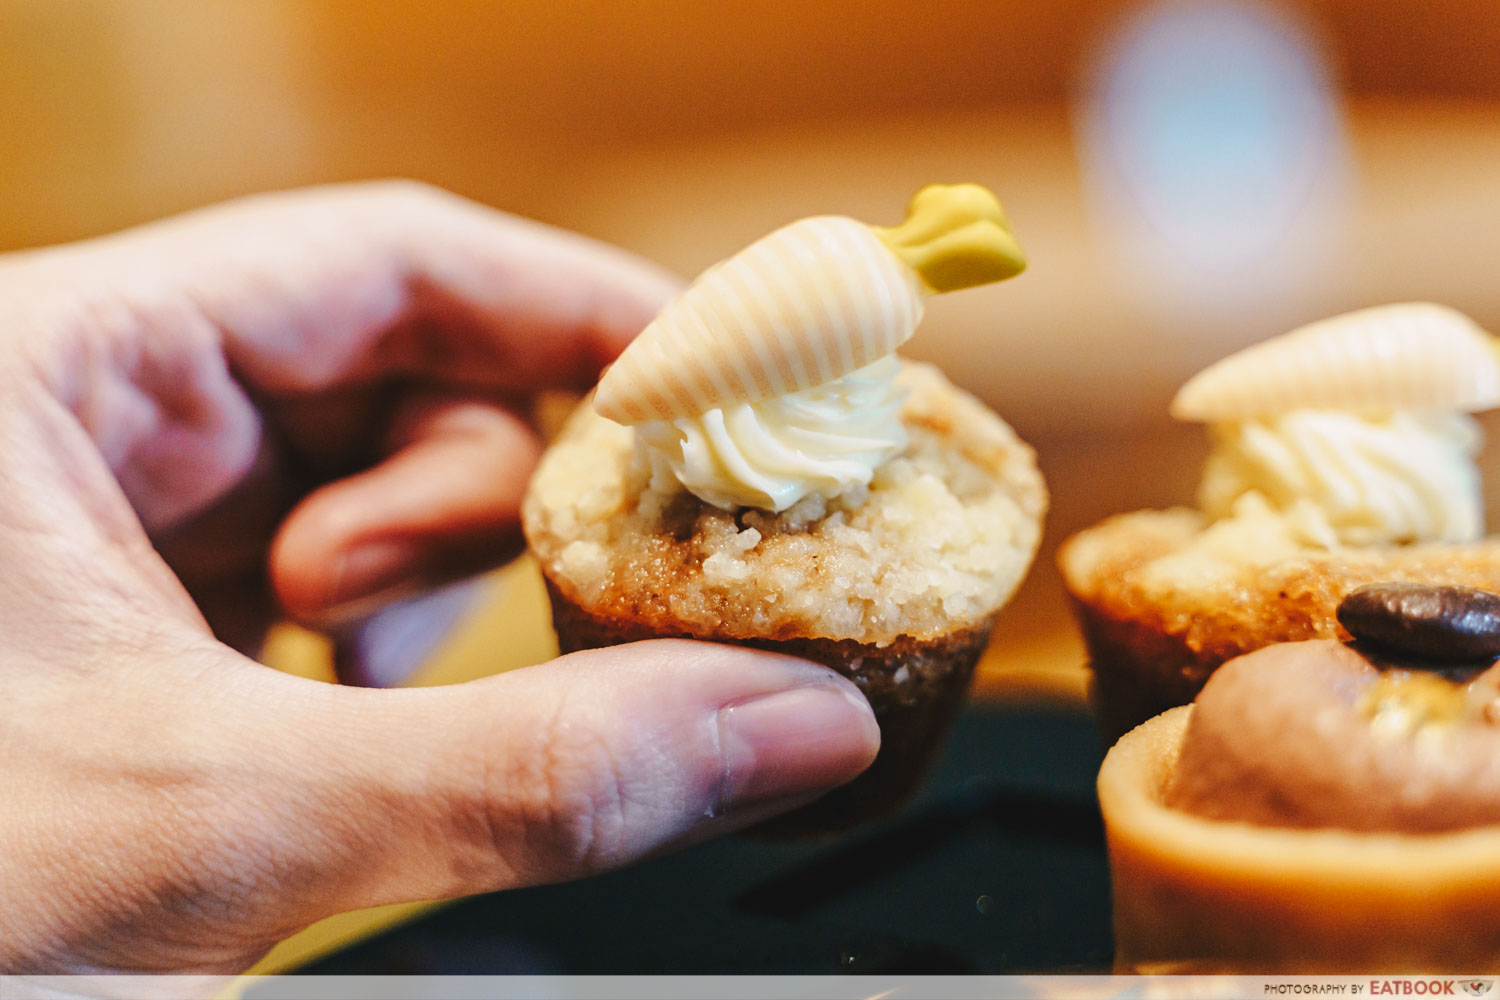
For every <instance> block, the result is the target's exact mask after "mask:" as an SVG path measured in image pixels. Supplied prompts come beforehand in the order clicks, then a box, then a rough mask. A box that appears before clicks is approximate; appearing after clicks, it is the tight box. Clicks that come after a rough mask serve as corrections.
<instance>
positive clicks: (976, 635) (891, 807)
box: [544, 574, 995, 836]
mask: <svg viewBox="0 0 1500 1000" xmlns="http://www.w3.org/2000/svg"><path fill="white" fill-rule="evenodd" d="M544 578H545V574H544ZM546 582H547V595H548V597H549V598H550V599H551V602H552V626H553V628H554V629H555V630H556V632H557V643H558V647H559V648H560V649H561V651H562V652H564V653H572V652H577V651H578V650H581V649H598V648H600V647H604V646H617V645H620V644H622V643H627V642H639V641H641V640H644V639H704V640H709V641H713V642H726V643H732V644H734V645H739V646H750V647H753V648H755V649H764V650H768V651H770V652H774V653H785V654H787V655H789V656H797V657H801V658H802V659H805V660H811V661H813V662H815V663H821V664H823V665H824V666H827V667H830V668H832V669H834V670H837V671H838V672H839V673H840V674H843V675H844V676H845V677H847V678H849V679H850V680H852V681H853V682H854V683H855V684H857V685H858V686H859V689H860V691H862V692H863V693H864V695H865V697H866V698H867V699H868V700H869V702H870V707H871V708H872V709H873V710H874V712H875V719H876V721H877V722H879V724H880V752H879V754H878V755H877V756H876V758H875V762H874V763H873V764H871V765H870V767H869V769H868V770H866V771H865V772H864V773H863V774H861V775H860V776H859V777H858V778H856V779H854V780H853V781H851V782H849V783H848V784H847V785H843V786H841V787H839V788H836V789H834V790H833V791H831V792H829V793H828V794H827V795H825V796H823V797H822V798H820V799H818V800H817V801H816V802H813V803H811V804H810V805H806V806H803V807H802V808H801V809H797V810H795V811H793V812H790V813H787V814H786V815H784V816H778V817H776V818H775V819H772V820H768V821H766V822H765V823H762V824H760V825H759V826H757V827H756V828H755V830H756V832H757V833H764V834H769V835H777V836H805V835H812V834H819V833H833V832H837V831H840V830H845V829H848V828H849V827H852V826H854V825H856V824H857V823H860V822H863V821H865V820H870V819H876V818H878V817H881V816H886V815H889V814H891V813H893V812H895V811H896V810H897V809H899V808H900V807H901V806H902V805H903V804H904V803H905V802H906V801H907V799H909V798H910V797H911V795H912V793H913V792H915V791H916V789H917V786H918V785H919V784H920V783H921V780H922V777H923V775H924V774H925V773H926V771H927V766H928V764H929V763H931V761H932V758H933V757H934V756H935V752H936V750H937V747H938V745H939V743H940V742H941V741H942V738H943V736H944V735H945V734H946V733H947V731H948V727H949V725H950V723H951V722H952V720H953V716H954V714H955V713H956V711H957V709H958V706H959V703H960V702H961V701H962V700H963V696H964V692H965V691H966V690H967V688H968V685H969V678H970V677H971V676H972V675H973V672H974V666H975V664H977V663H978V662H979V658H980V656H981V655H983V653H984V650H985V647H986V645H988V643H989V637H990V630H991V628H992V627H993V626H994V621H995V616H994V615H990V616H988V617H986V618H985V619H983V620H982V621H980V622H979V623H978V624H977V625H974V626H971V627H969V628H965V629H961V630H958V631H955V632H952V633H949V634H948V635H945V636H943V637H941V638H938V639H932V640H918V639H912V638H910V637H907V636H901V637H900V638H898V639H896V640H895V641H894V642H892V643H890V644H889V645H886V646H876V645H872V644H867V643H860V642H855V641H854V640H852V639H822V638H792V639H757V638H734V637H726V636H718V635H697V634H694V633H692V632H690V631H687V630H683V631H675V632H669V631H661V630H657V629H654V628H651V627H649V626H646V625H643V624H641V623H639V622H633V621H621V620H616V619H607V618H602V617H599V616H596V615H593V614H591V613H590V612H588V611H587V610H585V609H583V608H581V607H579V606H578V605H577V604H575V603H574V602H572V601H571V600H569V599H568V598H567V597H565V596H564V595H563V594H561V593H560V592H559V591H558V589H557V587H556V586H554V585H553V582H552V581H551V580H550V579H547V581H546Z"/></svg>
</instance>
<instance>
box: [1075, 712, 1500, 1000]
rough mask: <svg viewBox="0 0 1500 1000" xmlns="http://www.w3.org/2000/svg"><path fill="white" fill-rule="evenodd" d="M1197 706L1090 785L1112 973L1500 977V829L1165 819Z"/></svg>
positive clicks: (1161, 723)
mask: <svg viewBox="0 0 1500 1000" xmlns="http://www.w3.org/2000/svg"><path fill="white" fill-rule="evenodd" d="M1192 711H1193V709H1192V707H1179V708H1176V709H1172V710H1171V711H1169V712H1167V713H1165V714H1163V715H1161V716H1159V717H1157V718H1154V719H1152V720H1151V721H1149V722H1148V723H1146V724H1145V725H1142V726H1140V727H1139V728H1137V729H1135V730H1134V731H1132V732H1130V733H1129V734H1127V735H1126V736H1125V737H1123V738H1122V739H1121V740H1120V741H1119V742H1118V743H1117V744H1116V745H1115V746H1114V748H1113V749H1111V750H1110V752H1109V754H1108V755H1107V756H1106V757H1105V760H1104V766H1103V767H1102V768H1101V769H1100V772H1099V805H1100V808H1101V810H1102V811H1103V814H1104V823H1105V830H1106V833H1107V836H1108V842H1109V860H1110V878H1111V881H1112V884H1113V887H1114V928H1115V947H1116V958H1115V967H1116V969H1117V970H1118V971H1120V972H1136V973H1176V974H1185V973H1210V972H1219V973H1241V974H1245V973H1258V974H1266V973H1273V972H1281V973H1289V972H1298V973H1325V974H1326V973H1337V972H1345V973H1353V972H1359V973H1371V972H1405V973H1411V972H1413V971H1421V972H1450V973H1457V974H1463V973H1466V972H1468V973H1472V971H1473V970H1475V969H1481V970H1483V969H1494V968H1496V967H1497V966H1500V923H1497V922H1496V921H1495V920H1494V919H1493V914H1494V911H1495V906H1496V903H1497V901H1500V827H1494V826H1486V827H1478V828H1474V829H1470V830H1463V831H1459V832H1451V833H1392V832H1350V831H1346V830H1331V829H1316V830H1307V829H1278V828H1270V827H1260V826H1254V825H1251V824H1248V823H1240V822H1228V821H1223V820H1212V819H1204V818H1202V817H1199V816H1194V815H1191V814H1188V813H1184V812H1180V811H1178V810H1175V809H1170V808H1168V807H1167V806H1165V805H1164V804H1163V801H1162V800H1163V795H1164V790H1165V789H1166V788H1167V787H1168V786H1169V784H1170V783H1171V781H1172V776H1173V773H1174V770H1175V768H1176V766H1177V759H1178V752H1179V750H1180V748H1181V745H1182V739H1183V734H1184V731H1185V730H1186V728H1187V725H1188V722H1189V720H1190V719H1191V714H1192Z"/></svg>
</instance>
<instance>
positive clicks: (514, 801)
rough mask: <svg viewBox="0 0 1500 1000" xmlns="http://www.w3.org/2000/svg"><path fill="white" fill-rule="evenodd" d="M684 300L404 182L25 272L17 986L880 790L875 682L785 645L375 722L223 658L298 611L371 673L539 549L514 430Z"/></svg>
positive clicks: (1, 812)
mask: <svg viewBox="0 0 1500 1000" xmlns="http://www.w3.org/2000/svg"><path fill="white" fill-rule="evenodd" d="M671 290H672V286H671V282H670V281H668V280H667V279H666V278H664V277H662V276H661V275H659V274H657V273H655V272H654V271H652V270H651V269H649V268H648V267H646V266H645V265H643V264H641V263H639V262H637V261H634V260H632V259H630V258H628V257H626V256H625V255H623V254H620V253H618V252H616V251H611V250H608V249H607V248H603V247H600V246H598V245H595V244H591V243H589V242H588V241H585V240H583V239H581V238H578V237H572V236H568V235H566V234H561V233H558V232H555V231H552V230H548V229H546V228H545V227H541V226H537V225H534V224H531V223H527V222H523V221H520V220H517V219H513V218H509V217H506V216H503V215H500V214H498V213H494V212H491V211H488V210H485V209H482V208H480V207H478V206H475V205H471V204H469V203H466V202H463V201H461V200H459V199H457V198H454V197H451V196H448V195H443V194H441V193H438V192H435V191H432V190H430V189H426V188H422V187H419V186H415V185H408V184H382V185H361V186H353V187H346V188H333V189H323V190H315V191H308V192H300V193H293V194H286V195H275V196H267V197H262V198H257V199H252V200H249V201H246V202H243V203H239V204H234V205H230V206H225V207H221V208H217V209H212V210H208V211H205V212H200V213H195V214H193V215H190V216H185V217H183V218H181V219H178V220H173V221H169V222H166V223H161V224H157V225H154V226H150V227H146V228H143V229H140V230H136V231H133V232H129V233H126V234H122V235H119V236H115V237H110V238H107V239H103V240H97V241H92V242H90V243H84V244H78V245H76V246H69V247H62V248H57V249H51V250H45V251H36V252H30V253H24V254H14V255H11V256H10V257H8V258H0V566H4V567H5V572H4V575H3V577H0V623H3V625H0V705H4V706H5V709H4V719H5V721H3V722H0V843H3V844H4V845H5V849H4V850H3V851H0V971H24V972H81V971H99V970H133V971H195V972H202V973H224V972H235V971H239V970H242V969H244V968H246V967H248V966H249V965H250V964H252V963H253V962H254V961H255V960H256V959H257V958H258V957H259V956H260V955H262V954H263V953H264V952H265V951H266V950H267V949H268V948H269V947H270V946H271V945H272V944H273V943H275V942H276V941H277V940H279V939H281V938H282V937H285V936H286V935H288V934H290V933H291V932H293V931H295V930H297V929H298V928H300V927H302V926H304V925H306V924H308V923H310V922H312V921H313V920H316V919H318V918H320V917H322V916H325V915H328V914H331V913H334V912H338V911H341V910H346V909H351V908H355V907H360V906H369V905H376V904H381V903H388V902H395V901H401V900H413V899H430V898H439V897H445V896H452V895H458V894H462V893H469V892H477V891H486V890H492V889H500V888H507V887H514V886H520V885H527V884H535V883H539V882H546V881H553V880H560V879H567V878H573V877H578V876H581V875H586V874H589V873H591V872H597V871H600V870H603V869H607V868H610V867H613V866H616V865H619V864H623V863H626V862H628V861H631V860H633V859H635V858H638V857H640V856H642V855H644V854H647V853H652V852H656V851H660V850H663V849H665V848H667V847H670V846H675V845H679V844H684V843H688V842H691V841H694V840H698V839H702V838H704V837H707V836H711V835H713V834H716V833H720V832H723V831H726V830H730V829H734V828H737V827H740V826H743V825H746V824H748V823H751V822H754V821H756V820H758V819H761V818H764V817H766V816H769V815H773V814H775V813H776V812H780V811H782V810H784V809H787V808H791V807H793V806H796V805H799V804H801V803H803V802H806V801H809V800H811V799H812V798H814V797H816V796H817V795H818V794H819V793H821V792H822V791H825V790H826V789H827V788H829V787H832V786H833V785H835V784H838V783H840V782H843V781H846V780H848V779H850V778H852V777H853V776H854V775H856V774H857V773H858V772H860V771H861V770H863V769H864V768H865V767H866V766H867V765H868V764H869V763H870V761H871V760H872V759H873V757H874V753H875V748H876V744H877V742H878V732H877V729H876V726H875V722H874V718H873V716H872V715H871V713H870V710H869V707H868V706H867V705H866V704H865V702H864V700H863V698H862V697H861V696H860V695H859V694H858V692H857V690H856V689H855V688H854V687H853V685H851V684H850V683H848V682H847V681H845V680H843V679H842V678H840V677H838V676H837V675H835V674H833V673H832V672H830V671H828V670H825V669H823V668H821V667H816V666H813V665H811V664H807V663H803V662H801V661H797V660H793V659H789V658H785V657H778V656H773V655H770V654H765V653H757V652H752V651H748V650H742V649H734V648H729V647H722V646H713V645H707V644H699V643H687V642H651V643H639V644H635V645H633V646H623V647H617V648H615V649H611V650H598V651H593V652H587V653H578V654H573V655H571V656H566V657H562V658H560V659H558V660H555V661H553V662H551V663H549V664H545V665H541V666H537V667H529V668H526V669H524V670H520V671H515V672H512V673H509V674H504V675H501V676H498V677H493V678H489V679H486V680H482V681H476V682H472V683H469V684H464V685H458V686H454V687H447V688H425V689H406V690H386V691H380V690H370V689H367V688H358V687H340V686H335V685H328V684H320V683H316V682H312V681H305V680H301V679H298V678H294V677H290V676H286V675H283V674H280V673H278V672H276V671H273V670H270V669H268V668H266V667H264V666H262V665H260V664H258V663H256V662H254V661H253V660H251V659H249V658H247V657H246V656H244V655H241V654H240V653H238V652H236V651H235V649H234V648H232V647H239V648H240V649H244V650H253V649H254V647H255V645H256V643H257V642H258V640H259V637H260V636H261V635H262V634H263V631H264V628H265V626H266V623H267V622H268V621H269V620H270V618H271V616H272V614H273V613H274V612H275V611H277V609H278V607H279V608H280V609H284V610H285V611H286V612H289V613H290V614H292V615H293V616H294V617H296V618H298V619H300V620H302V621H304V622H307V623H310V624H313V625H315V626H321V627H325V628H333V629H336V630H337V631H338V632H339V633H340V634H341V636H342V637H343V640H344V642H343V649H344V650H345V652H346V656H345V659H344V664H343V667H344V670H345V672H346V673H347V674H348V675H350V676H354V677H361V676H364V675H367V674H368V673H369V672H370V670H369V664H368V662H366V660H365V659H364V654H365V653H367V652H368V651H369V649H370V644H369V643H367V642H363V641H361V636H362V634H364V632H365V631H367V630H368V629H369V628H370V627H371V622H372V621H377V620H378V616H379V615H380V614H381V613H383V612H382V609H383V608H385V607H386V606H388V605H389V604H390V602H392V601H396V600H399V599H401V598H405V597H407V596H409V595H411V594H415V593H419V592H421V591H422V590H424V589H425V588H428V587H430V586H432V585H434V584H437V583H440V582H442V581H445V580H449V579H453V578H456V577H460V576H462V575H464V574H466V573H470V572H473V571H475V570H478V569H480V568H483V567H485V566H488V565H493V564H495V563H497V562H499V561H502V560H503V559H504V558H506V557H508V556H509V555H511V554H513V553H514V552H515V551H517V549H518V547H519V544H520V541H519V533H518V515H519V506H520V501H521V496H522V492H523V490H524V488H525V483H526V480H527V477H528V476H529V474H530V471H531V467H532V464H533V463H534V461H535V459H536V456H537V453H538V450H539V449H538V444H537V441H536V439H535V437H534V435H533V434H532V432H531V430H530V428H529V427H528V425H527V423H526V421H525V420H524V419H523V418H522V417H521V416H520V415H518V414H519V413H520V412H521V410H520V409H519V407H521V405H522V404H523V403H524V401H525V400H526V399H527V398H528V397H529V396H530V395H531V394H533V393H534V392H536V391H537V390H538V389H539V388H541V387H548V386H556V387H584V386H587V385H588V384H589V383H591V382H592V381H593V379H594V378H595V377H596V376H597V374H598V370H599V368H600V366H601V365H603V364H604V363H606V362H607V361H608V360H609V359H610V358H612V357H613V356H614V354H615V353H616V352H617V351H618V350H619V348H620V347H622V346H623V345H624V343H625V342H626V341H627V340H628V339H629V338H630V336H632V335H633V334H634V333H635V331H637V330H639V329H640V327H641V326H642V325H643V324H644V323H645V322H646V321H647V320H648V319H649V318H650V317H651V315H652V314H653V313H654V312H655V311H656V309H657V308H658V307H659V306H660V305H661V304H662V302H663V301H664V299H665V298H666V297H667V296H668V295H669V294H670V293H671ZM216 632H217V634H218V637H217V638H216V636H215V633H216Z"/></svg>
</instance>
